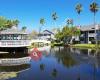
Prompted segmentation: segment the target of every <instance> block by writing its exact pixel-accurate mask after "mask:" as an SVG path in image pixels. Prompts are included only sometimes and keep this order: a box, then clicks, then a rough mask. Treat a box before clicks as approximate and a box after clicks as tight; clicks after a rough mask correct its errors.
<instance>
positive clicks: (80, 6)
mask: <svg viewBox="0 0 100 80" xmlns="http://www.w3.org/2000/svg"><path fill="white" fill-rule="evenodd" d="M75 9H76V12H77V13H78V15H79V16H80V14H81V12H82V4H80V3H78V4H77V5H76V7H75ZM78 19H79V18H78ZM79 26H80V24H79Z"/></svg>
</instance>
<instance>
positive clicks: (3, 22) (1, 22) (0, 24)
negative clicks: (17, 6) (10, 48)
mask: <svg viewBox="0 0 100 80" xmlns="http://www.w3.org/2000/svg"><path fill="white" fill-rule="evenodd" d="M18 24H19V21H18V20H10V19H7V18H5V17H2V16H0V30H5V29H7V28H11V27H12V26H17V25H18Z"/></svg>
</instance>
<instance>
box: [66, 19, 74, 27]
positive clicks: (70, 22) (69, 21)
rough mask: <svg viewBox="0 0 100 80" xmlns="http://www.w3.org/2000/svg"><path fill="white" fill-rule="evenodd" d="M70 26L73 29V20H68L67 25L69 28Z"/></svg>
mask: <svg viewBox="0 0 100 80" xmlns="http://www.w3.org/2000/svg"><path fill="white" fill-rule="evenodd" d="M70 24H71V25H72V27H73V19H68V20H67V25H68V26H69V25H70Z"/></svg>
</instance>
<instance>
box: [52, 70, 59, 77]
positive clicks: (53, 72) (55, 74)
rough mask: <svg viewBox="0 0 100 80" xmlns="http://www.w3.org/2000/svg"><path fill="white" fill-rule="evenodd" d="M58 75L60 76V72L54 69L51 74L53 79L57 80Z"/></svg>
mask: <svg viewBox="0 0 100 80" xmlns="http://www.w3.org/2000/svg"><path fill="white" fill-rule="evenodd" d="M57 74H58V71H57V69H55V68H54V69H53V71H52V73H51V75H52V77H54V78H56V77H57Z"/></svg>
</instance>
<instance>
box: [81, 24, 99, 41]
mask: <svg viewBox="0 0 100 80" xmlns="http://www.w3.org/2000/svg"><path fill="white" fill-rule="evenodd" d="M80 30H81V35H80V42H81V43H96V41H100V25H99V24H97V25H95V26H94V25H88V26H83V27H80Z"/></svg>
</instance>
